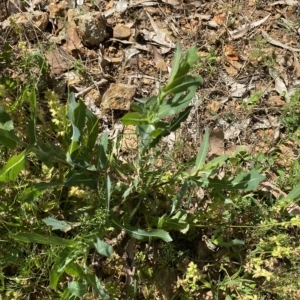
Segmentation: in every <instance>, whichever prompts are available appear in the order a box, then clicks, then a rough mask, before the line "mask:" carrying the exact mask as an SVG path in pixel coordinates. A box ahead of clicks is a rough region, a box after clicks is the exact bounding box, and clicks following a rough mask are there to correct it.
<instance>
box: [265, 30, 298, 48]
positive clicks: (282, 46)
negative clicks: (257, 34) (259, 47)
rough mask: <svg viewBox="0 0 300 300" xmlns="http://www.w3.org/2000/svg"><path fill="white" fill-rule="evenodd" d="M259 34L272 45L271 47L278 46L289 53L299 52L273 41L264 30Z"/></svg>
mask: <svg viewBox="0 0 300 300" xmlns="http://www.w3.org/2000/svg"><path fill="white" fill-rule="evenodd" d="M261 33H262V36H263V37H264V38H265V39H266V40H267V41H268V42H269V43H270V44H272V45H274V46H278V47H281V48H284V49H287V50H290V51H296V52H297V51H300V49H298V48H293V47H290V46H287V45H285V44H282V43H281V42H279V41H276V40H274V39H273V38H271V37H270V36H269V35H268V34H267V32H266V31H264V30H262V31H261Z"/></svg>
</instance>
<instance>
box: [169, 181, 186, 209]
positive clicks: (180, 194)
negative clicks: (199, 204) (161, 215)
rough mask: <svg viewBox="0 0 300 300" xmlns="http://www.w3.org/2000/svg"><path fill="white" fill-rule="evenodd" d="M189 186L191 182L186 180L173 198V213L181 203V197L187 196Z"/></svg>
mask: <svg viewBox="0 0 300 300" xmlns="http://www.w3.org/2000/svg"><path fill="white" fill-rule="evenodd" d="M188 187H189V182H188V181H185V182H184V183H183V185H182V186H181V188H180V190H179V191H178V192H177V194H176V196H175V197H174V198H173V200H172V202H173V204H172V210H171V214H173V212H174V211H175V209H176V208H177V206H178V204H180V201H181V199H182V198H183V197H184V196H185V194H186V192H187V189H188Z"/></svg>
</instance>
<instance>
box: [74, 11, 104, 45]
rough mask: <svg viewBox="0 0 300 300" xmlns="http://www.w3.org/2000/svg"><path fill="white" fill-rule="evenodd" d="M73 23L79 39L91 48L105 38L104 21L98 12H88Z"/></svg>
mask: <svg viewBox="0 0 300 300" xmlns="http://www.w3.org/2000/svg"><path fill="white" fill-rule="evenodd" d="M74 21H75V23H76V25H77V28H76V29H77V32H78V35H79V37H80V38H81V39H82V41H83V42H85V43H87V44H89V45H91V46H94V45H99V43H101V42H102V41H103V40H104V39H105V38H106V36H107V33H106V21H105V18H104V17H103V15H102V14H101V13H100V12H88V13H86V14H84V15H81V16H77V17H76V18H74Z"/></svg>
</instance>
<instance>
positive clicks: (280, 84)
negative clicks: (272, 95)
mask: <svg viewBox="0 0 300 300" xmlns="http://www.w3.org/2000/svg"><path fill="white" fill-rule="evenodd" d="M269 74H270V76H271V77H272V78H273V79H274V81H275V90H276V92H277V93H278V94H279V95H282V94H285V95H286V94H287V91H288V90H287V87H286V85H285V83H284V81H283V80H282V79H281V78H280V76H279V74H278V73H277V72H276V70H275V69H273V68H269Z"/></svg>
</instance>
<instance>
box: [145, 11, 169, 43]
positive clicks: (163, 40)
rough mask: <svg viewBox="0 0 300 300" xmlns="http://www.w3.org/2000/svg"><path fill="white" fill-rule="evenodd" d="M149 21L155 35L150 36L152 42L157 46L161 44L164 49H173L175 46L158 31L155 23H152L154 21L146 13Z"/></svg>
mask: <svg viewBox="0 0 300 300" xmlns="http://www.w3.org/2000/svg"><path fill="white" fill-rule="evenodd" d="M146 14H147V16H148V18H149V20H150V23H151V26H152V28H153V29H154V31H155V33H156V35H153V36H152V40H153V41H154V42H156V43H158V44H161V45H163V46H166V47H169V48H175V45H174V43H172V42H171V41H170V40H169V39H168V38H167V36H166V34H165V33H164V32H163V31H162V30H160V29H159V28H158V26H157V25H156V23H155V22H154V20H153V19H152V17H151V16H150V15H149V13H148V12H146Z"/></svg>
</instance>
